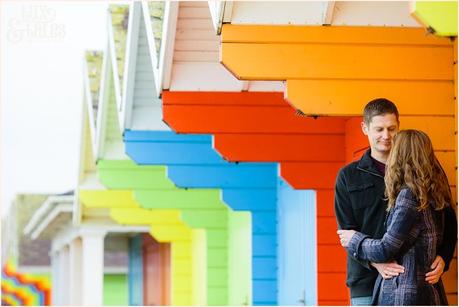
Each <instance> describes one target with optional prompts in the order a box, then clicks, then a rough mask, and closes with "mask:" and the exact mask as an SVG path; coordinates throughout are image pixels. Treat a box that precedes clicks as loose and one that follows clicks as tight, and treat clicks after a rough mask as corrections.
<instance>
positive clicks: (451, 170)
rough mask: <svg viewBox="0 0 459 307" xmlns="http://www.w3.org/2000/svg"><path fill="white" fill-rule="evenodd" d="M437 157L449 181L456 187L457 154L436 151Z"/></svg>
mask: <svg viewBox="0 0 459 307" xmlns="http://www.w3.org/2000/svg"><path fill="white" fill-rule="evenodd" d="M435 155H436V156H437V158H438V161H440V163H441V165H442V166H443V169H444V170H445V172H446V176H447V177H448V181H449V184H450V185H454V186H455V185H456V182H457V178H456V176H457V175H456V164H457V160H456V153H455V152H452V151H450V152H444V151H436V152H435Z"/></svg>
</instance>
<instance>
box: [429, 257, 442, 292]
mask: <svg viewBox="0 0 459 307" xmlns="http://www.w3.org/2000/svg"><path fill="white" fill-rule="evenodd" d="M430 268H431V269H432V271H430V272H428V273H427V274H426V279H425V280H426V281H427V282H428V283H429V284H431V285H433V284H436V283H437V282H438V281H439V280H440V277H441V275H442V274H443V270H444V269H445V261H443V258H442V257H440V256H437V257H435V260H434V262H433V263H432V265H431V266H430Z"/></svg>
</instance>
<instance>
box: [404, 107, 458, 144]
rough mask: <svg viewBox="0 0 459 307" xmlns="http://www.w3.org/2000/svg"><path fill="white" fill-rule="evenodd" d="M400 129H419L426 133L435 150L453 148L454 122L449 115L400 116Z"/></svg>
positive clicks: (454, 138)
mask: <svg viewBox="0 0 459 307" xmlns="http://www.w3.org/2000/svg"><path fill="white" fill-rule="evenodd" d="M400 128H401V129H419V130H422V131H424V132H425V133H427V134H428V135H429V137H430V139H431V140H432V144H433V146H434V148H435V149H436V150H455V140H456V135H455V132H454V131H455V130H456V122H455V119H454V117H453V114H451V115H450V116H400Z"/></svg>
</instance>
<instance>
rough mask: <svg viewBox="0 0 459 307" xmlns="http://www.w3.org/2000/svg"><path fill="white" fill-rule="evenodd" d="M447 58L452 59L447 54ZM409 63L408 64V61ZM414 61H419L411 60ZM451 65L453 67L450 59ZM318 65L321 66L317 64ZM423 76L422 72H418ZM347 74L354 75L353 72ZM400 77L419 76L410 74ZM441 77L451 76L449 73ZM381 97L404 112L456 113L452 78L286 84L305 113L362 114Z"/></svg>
mask: <svg viewBox="0 0 459 307" xmlns="http://www.w3.org/2000/svg"><path fill="white" fill-rule="evenodd" d="M446 50H449V49H446ZM443 56H444V55H443ZM447 60H448V61H449V60H452V59H449V58H448V59H447ZM432 61H433V60H432ZM434 63H435V61H434ZM406 65H409V64H408V63H406ZM411 65H416V64H415V63H412V64H411ZM400 67H404V69H402V70H401V71H405V67H406V66H403V65H402V66H400ZM449 67H450V68H452V66H451V64H450V63H449ZM324 68H326V67H324ZM315 69H322V68H319V67H317V68H315ZM346 69H350V68H346ZM356 69H357V68H356ZM445 69H446V67H445ZM447 72H448V74H449V75H448V76H450V77H449V79H451V78H452V71H451V69H449V70H448V71H447ZM420 76H421V74H419V77H420ZM323 77H325V76H323ZM348 77H349V78H352V77H351V76H348ZM305 78H306V77H305ZM308 78H314V76H308ZM336 78H342V76H340V75H336ZM355 78H357V76H356V77H355ZM362 78H370V79H371V78H374V77H372V76H369V75H368V76H362ZM381 78H382V77H381ZM401 78H403V79H405V78H410V79H419V78H415V77H408V76H403V77H401ZM442 78H444V80H448V77H447V75H445V76H443V77H442ZM394 79H395V78H394ZM426 79H428V78H426ZM378 97H386V98H388V99H390V100H391V101H393V102H395V103H396V104H397V107H398V109H399V112H400V114H402V115H453V114H454V103H453V101H454V97H453V83H452V82H451V81H450V80H448V81H444V82H438V81H409V80H403V81H402V80H288V81H287V86H286V99H287V100H288V101H289V102H290V103H292V105H294V106H295V108H297V109H300V110H301V111H303V113H305V114H318V115H334V116H360V115H362V111H363V108H364V107H365V105H366V103H367V102H368V101H371V100H372V99H374V98H378Z"/></svg>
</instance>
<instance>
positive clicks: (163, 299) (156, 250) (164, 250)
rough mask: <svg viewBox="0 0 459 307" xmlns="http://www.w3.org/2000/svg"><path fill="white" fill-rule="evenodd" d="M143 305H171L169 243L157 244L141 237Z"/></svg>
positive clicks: (148, 238) (144, 236)
mask: <svg viewBox="0 0 459 307" xmlns="http://www.w3.org/2000/svg"><path fill="white" fill-rule="evenodd" d="M142 251H143V257H142V259H143V268H144V269H143V287H144V289H143V303H144V305H148V306H167V305H170V304H171V289H170V285H171V277H170V275H171V273H170V272H171V263H170V258H171V252H170V243H159V242H158V241H156V240H155V239H153V238H152V237H151V236H150V235H148V234H144V235H143V242H142Z"/></svg>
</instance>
